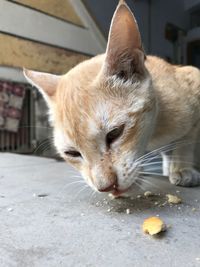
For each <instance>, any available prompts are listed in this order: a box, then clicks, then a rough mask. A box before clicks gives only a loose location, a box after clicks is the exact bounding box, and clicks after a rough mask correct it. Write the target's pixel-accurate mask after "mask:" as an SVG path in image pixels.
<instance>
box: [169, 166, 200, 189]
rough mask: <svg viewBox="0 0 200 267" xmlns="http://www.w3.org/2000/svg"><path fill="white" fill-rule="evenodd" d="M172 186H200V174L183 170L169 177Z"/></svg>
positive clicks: (195, 171)
mask: <svg viewBox="0 0 200 267" xmlns="http://www.w3.org/2000/svg"><path fill="white" fill-rule="evenodd" d="M169 180H170V182H171V183H172V184H174V185H178V186H185V187H192V186H199V185H200V172H198V171H197V170H195V169H193V168H191V169H182V170H180V171H177V172H173V173H171V174H170V175H169Z"/></svg>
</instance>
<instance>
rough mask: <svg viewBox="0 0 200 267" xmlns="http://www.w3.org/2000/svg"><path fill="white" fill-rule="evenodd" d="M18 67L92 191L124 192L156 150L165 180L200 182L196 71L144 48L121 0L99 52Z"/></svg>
mask: <svg viewBox="0 0 200 267" xmlns="http://www.w3.org/2000/svg"><path fill="white" fill-rule="evenodd" d="M24 75H25V77H26V78H27V80H28V81H29V82H30V83H31V84H32V85H34V86H36V87H37V88H38V89H39V91H40V92H41V93H42V94H43V96H44V98H45V100H46V102H47V104H48V107H49V110H50V119H51V121H52V125H53V127H54V143H55V146H56V148H57V150H58V152H59V153H60V155H61V156H62V157H63V158H64V159H65V160H66V161H67V162H69V163H70V164H71V165H73V166H74V167H75V168H76V169H78V170H79V171H80V172H81V174H82V176H83V177H84V179H85V180H86V182H87V183H88V184H89V185H90V186H91V187H92V188H93V189H95V190H96V191H99V192H110V193H111V194H113V195H114V196H122V195H123V194H125V193H126V192H129V191H130V190H131V188H132V187H133V186H134V184H135V183H137V181H138V180H139V179H140V175H141V174H142V167H143V166H145V165H147V164H148V162H149V157H151V156H152V155H154V156H155V154H154V153H155V152H157V153H161V154H162V158H163V175H166V176H168V177H169V181H170V182H171V183H172V184H174V185H178V186H188V187H190V186H198V185H200V173H199V172H198V170H197V167H196V165H195V164H196V163H195V160H196V159H195V157H194V150H195V148H196V145H195V142H196V140H197V138H198V134H199V130H200V122H199V121H200V71H199V69H197V68H195V67H192V66H176V65H171V64H169V63H167V62H166V61H164V60H163V59H161V58H158V57H156V56H147V55H146V54H145V52H144V49H143V46H142V41H141V35H140V32H139V29H138V25H137V22H136V20H135V17H134V15H133V13H132V12H131V10H130V9H129V7H128V5H127V4H126V3H125V1H120V2H119V4H118V6H117V9H116V11H115V13H114V16H113V19H112V23H111V26H110V32H109V38H108V44H107V49H106V52H105V54H103V55H98V56H95V57H93V58H91V59H89V60H86V61H84V62H82V63H80V64H79V65H77V66H76V67H75V68H73V69H72V70H70V71H69V72H68V73H67V74H66V75H62V76H57V75H52V74H46V73H41V72H36V71H31V70H27V69H24ZM146 151H153V152H150V153H149V154H145V153H146ZM146 179H147V178H146ZM143 180H144V178H143Z"/></svg>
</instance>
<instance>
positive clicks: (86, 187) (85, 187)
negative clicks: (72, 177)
mask: <svg viewBox="0 0 200 267" xmlns="http://www.w3.org/2000/svg"><path fill="white" fill-rule="evenodd" d="M88 188H89V185H87V184H86V185H85V186H84V187H83V188H81V190H79V191H78V193H77V194H76V195H75V196H74V198H73V199H74V200H75V199H77V197H78V196H79V195H80V193H81V192H82V193H83V192H84V191H85V190H86V189H88Z"/></svg>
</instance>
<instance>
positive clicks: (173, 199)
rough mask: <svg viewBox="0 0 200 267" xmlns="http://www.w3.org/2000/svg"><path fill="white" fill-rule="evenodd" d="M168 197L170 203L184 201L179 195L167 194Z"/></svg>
mask: <svg viewBox="0 0 200 267" xmlns="http://www.w3.org/2000/svg"><path fill="white" fill-rule="evenodd" d="M166 196H167V198H168V203H170V204H180V203H181V202H182V199H181V198H179V197H177V196H174V195H170V194H168V195H166Z"/></svg>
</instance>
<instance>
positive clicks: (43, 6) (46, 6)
mask: <svg viewBox="0 0 200 267" xmlns="http://www.w3.org/2000/svg"><path fill="white" fill-rule="evenodd" d="M12 2H16V3H19V4H23V5H26V6H29V7H31V8H34V9H37V10H40V11H42V12H44V13H46V14H50V15H52V16H55V17H57V18H61V19H63V20H66V21H69V22H71V23H74V24H76V25H79V26H84V24H83V22H82V21H81V19H80V18H79V16H78V15H77V14H76V12H75V10H74V8H73V6H72V5H71V3H70V1H69V0H12Z"/></svg>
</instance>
